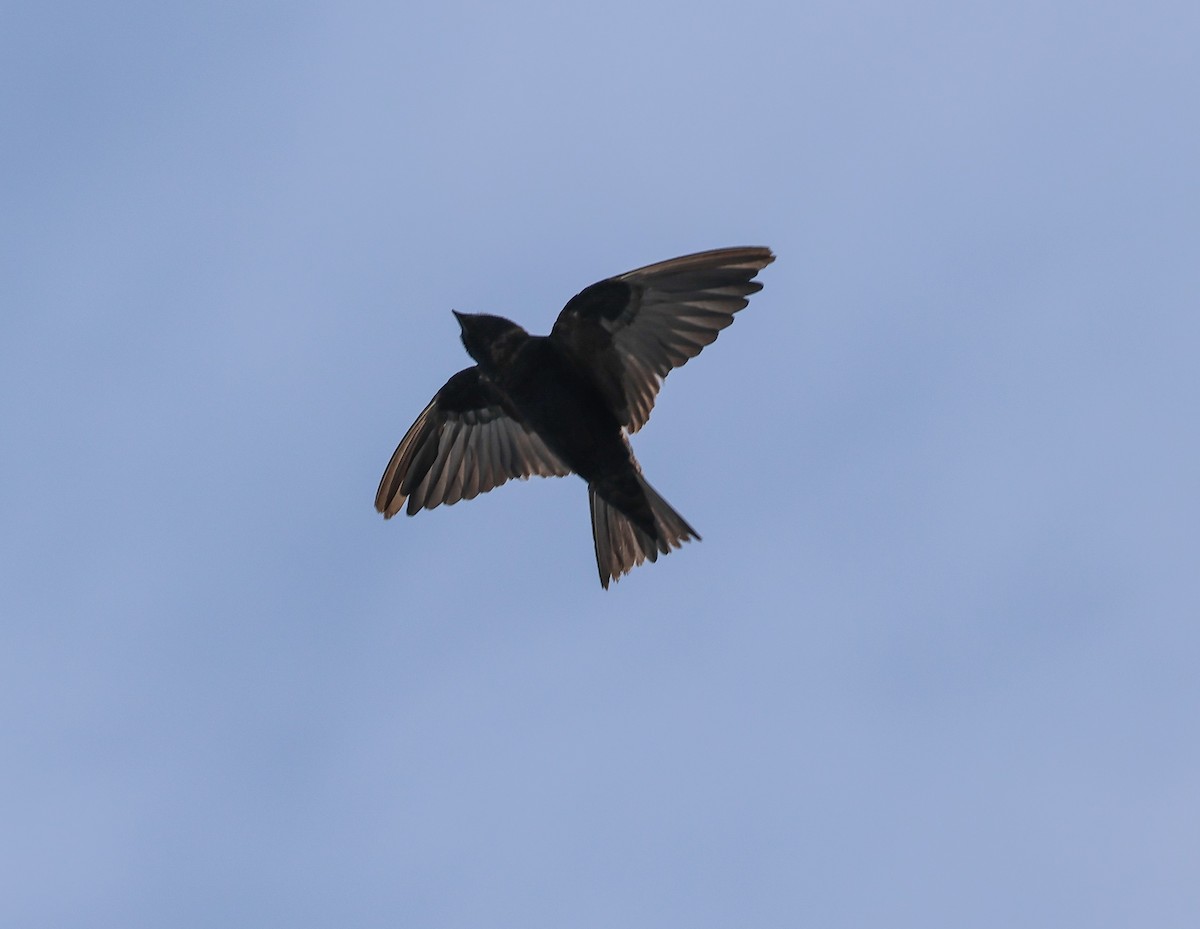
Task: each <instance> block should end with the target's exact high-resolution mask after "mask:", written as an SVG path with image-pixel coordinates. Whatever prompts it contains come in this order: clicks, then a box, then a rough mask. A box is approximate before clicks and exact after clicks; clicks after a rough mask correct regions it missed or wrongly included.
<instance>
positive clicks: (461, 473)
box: [375, 367, 571, 517]
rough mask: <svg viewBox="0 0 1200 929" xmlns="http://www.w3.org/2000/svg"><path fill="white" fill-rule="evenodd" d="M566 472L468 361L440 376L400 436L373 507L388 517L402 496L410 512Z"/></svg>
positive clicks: (392, 514)
mask: <svg viewBox="0 0 1200 929" xmlns="http://www.w3.org/2000/svg"><path fill="white" fill-rule="evenodd" d="M570 473H571V469H570V468H568V467H567V466H566V465H564V464H563V463H562V462H561V461H560V460H559V459H558V456H557V455H555V454H554V453H553V452H552V451H550V449H549V448H547V447H546V444H545V443H544V442H543V441H542V440H541V439H540V438H538V436H537V434H536V433H534V432H532V431H530V430H528V429H526V428H525V426H524V424H523V423H521V422H520V421H519V420H517V419H515V418H514V417H513V416H510V415H509V413H508V412H506V410H505V409H504V404H503V398H502V397H501V396H500V395H499V394H498V392H497V391H496V390H495V388H493V387H492V386H491V385H490V384H488V382H487V381H486V380H485V379H484V378H483V377H482V376H481V375H480V373H479V369H478V368H477V367H470V368H465V369H464V370H462V371H459V372H458V373H457V374H456V375H454V377H452V378H450V380H448V381H447V382H446V384H445V386H444V387H442V389H441V390H439V391H438V392H437V394H435V395H434V398H433V399H432V400H430V401H429V405H428V406H427V407H425V409H424V410H422V411H421V415H420V416H418V417H417V421H416V422H415V423H413V424H412V427H411V428H410V429H409V430H408V432H407V433H406V434H405V436H404V438H403V439H401V440H400V444H399V446H397V448H396V451H395V453H394V454H393V455H392V460H391V461H390V462H388V466H387V470H385V471H384V472H383V479H382V480H381V481H380V482H379V491H378V493H376V495H375V509H377V510H378V511H379V512H380V513H382V514H383V515H384V516H385V517H392V516H395V515H396V514H397V513H399V512H400V509H401V507H403V506H404V501H405V499H407V500H408V507H407V509H408V515H409V516H412V515H413V514H414V513H416V512H417V511H418V510H420V509H422V508H425V509H430V510H431V509H433V508H434V507H435V506H439V505H441V504H443V503H445V504H447V505H449V504H451V503H457V502H458V501H459V500H470V499H471V498H472V497H475V496H478V495H479V494H481V493H484V492H485V491H488V490H491V489H492V488H493V487H499V486H500V485H501V484H503V483H504V482H505V481H507V480H510V479H512V478H527V477H530V476H531V475H534V474H537V475H542V476H545V477H555V476H561V475H564V474H570Z"/></svg>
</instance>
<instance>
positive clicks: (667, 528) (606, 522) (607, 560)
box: [588, 474, 700, 590]
mask: <svg viewBox="0 0 1200 929" xmlns="http://www.w3.org/2000/svg"><path fill="white" fill-rule="evenodd" d="M637 478H638V481H639V482H640V484H641V489H642V492H643V493H644V494H645V498H646V502H647V503H648V504H649V505H650V512H651V513H652V514H653V516H654V529H655V534H654V535H653V536H651V535H649V534H648V533H647V532H646V531H645V529H643V528H642V527H641V526H639V525H638V524H637V523H635V522H634V521H633V520H631V519H630V518H629V517H628V516H626V515H625V514H624V513H623V512H622V511H621V510H619V509H617V508H616V507H615V506H613V505H612V504H611V503H609V502H608V501H607V500H605V499H604V498H603V497H602V496H600V494H598V493H597V492H596V487H595V485H593V484H589V485H588V502H589V504H590V505H591V510H592V539H593V541H594V542H595V545H596V567H597V568H599V569H600V586H602V587H603V588H604V589H605V590H607V589H608V585H609V582H610V581H616V580H620V578H621V576H622V575H624V574H628V573H629V572H630V571H632V570H633V569H634V568H636V567H637V566H638V565H640V564H641V563H642V562H644V561H657V560H658V556H659V555H660V554H662V555H666V554H668V553H669V552H670V551H671V549H673V548H679V547H680V546H681V545H682V544H683V543H684V542H686V541H688V540H689V539H696V540H697V541H699V539H700V534H699V533H698V532H696V530H695V529H693V528H692V527H691V526H689V525H688V524H687V521H686V520H685V519H684V518H683V517H682V516H680V515H679V514H678V513H676V512H675V510H673V509H672V508H671V505H670V504H669V503H667V501H666V500H664V499H663V498H662V497H660V496H659V495H658V492H657V491H656V490H655V489H654V488H653V487H651V486H650V485H649V484H647V483H646V481H645V479H644V478H643V477H642V476H641V475H640V474H639V475H638V476H637Z"/></svg>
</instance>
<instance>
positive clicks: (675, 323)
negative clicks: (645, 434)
mask: <svg viewBox="0 0 1200 929" xmlns="http://www.w3.org/2000/svg"><path fill="white" fill-rule="evenodd" d="M774 260H775V256H774V255H772V254H771V250H770V249H768V248H756V247H745V248H721V249H716V250H715V251H710V252H700V253H699V254H696V255H685V256H684V257H682V258H673V259H671V260H670V261H662V262H659V263H658V264H653V265H650V266H648V267H645V268H638V269H637V270H636V271H630V272H629V273H628V274H622V275H620V276H618V277H611V278H608V279H607V280H604V281H600V282H599V283H597V284H593V285H592V286H591V287H588V288H587V289H585V290H583V291H581V292H580V293H578V294H576V295H575V296H574V297H572V298H571V300H570V301H569V302H568V303H567V305H566V306H565V307H563V310H562V312H561V313H559V315H558V320H557V321H556V322H555V323H554V329H553V331H552V332H551V333H550V335H551V338H554V339H557V340H558V341H559V342H560V343H561V344H563V345H565V346H567V347H568V348H569V349H570V350H571V351H572V352H573V353H574V355H575V357H576V358H577V359H578V360H579V361H580V363H582V364H585V365H587V366H588V367H589V368H590V369H591V372H592V375H593V377H594V378H595V380H596V382H597V383H598V384H599V385H600V388H601V389H602V390H603V391H604V394H605V397H606V398H607V399H608V401H609V402H610V403H611V404H612V407H613V409H614V410H615V411H616V413H617V418H618V419H619V420H620V421H621V423H622V425H624V426H625V427H626V428H627V429H628V430H629V431H630V432H636V431H637V430H638V429H640V428H642V426H643V425H644V424H645V422H646V420H647V419H648V418H649V417H650V410H651V409H652V408H653V406H654V398H655V397H656V396H658V389H659V387H660V386H661V385H662V381H663V378H665V377H666V376H667V375H668V374H669V373H670V372H671V371H672V369H674V368H678V367H679V366H680V365H683V364H685V363H686V362H687V361H688V359H689V358H695V357H696V356H697V355H699V354H700V351H701V350H702V349H703V348H704V346H706V345H708V344H709V343H711V342H713V341H715V340H716V338H717V334H718V333H719V332H720V331H721V330H722V329H724V328H725V327H726V326H728V325H729V324H730V323H732V322H733V314H734V313H736V312H737V311H738V310H740V309H742V308H744V307H745V306H746V304H747V303H748V302H749V301H748V300H747V299H746V298H747V297H749V296H750V294H753V293H757V292H758V291H759V290H761V289H762V284H759V283H757V282H755V281H754V276H755V275H757V274H758V272H759V271H761V270H762V269H763V268H765V267H766V266H767V265H769V264H770V263H771V262H772V261H774Z"/></svg>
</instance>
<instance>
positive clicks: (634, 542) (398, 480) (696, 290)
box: [375, 247, 775, 588]
mask: <svg viewBox="0 0 1200 929" xmlns="http://www.w3.org/2000/svg"><path fill="white" fill-rule="evenodd" d="M774 260H775V256H774V255H772V254H771V251H770V249H767V248H754V247H747V248H722V249H716V250H714V251H708V252H700V253H699V254H696V255H685V256H684V257H682V258H673V259H671V260H670V261H663V262H660V263H658V264H653V265H649V266H648V267H645V268H638V269H637V270H636V271H630V272H629V273H628V274H621V275H619V276H617V277H611V278H608V279H607V280H603V281H600V282H599V283H596V284H593V285H592V286H591V287H588V288H586V289H585V290H582V291H580V292H579V293H578V294H576V295H575V296H574V297H572V298H571V300H570V301H569V302H568V303H567V305H566V306H565V307H563V310H562V312H561V313H559V315H558V320H557V321H556V322H555V323H554V328H553V329H552V330H551V332H550V335H548V336H531V335H529V333H527V332H526V331H525V330H524V329H522V328H521V327H520V326H518V325H517V324H516V323H514V322H511V321H510V320H507V319H504V318H502V317H500V316H489V315H486V314H473V313H459V312H455V313H454V315H455V317H457V319H458V323H459V326H460V328H461V329H462V341H463V345H464V346H465V347H466V349H467V353H468V354H469V355H470V356H471V357H472V358H473V359H475V364H474V365H472V366H471V367H469V368H464V369H463V370H462V371H459V372H458V373H457V374H455V375H454V376H453V377H452V378H450V380H449V381H447V382H446V384H445V386H444V387H442V389H441V390H439V391H438V392H437V393H436V394H435V395H434V397H433V399H432V400H431V401H430V402H429V405H428V406H427V407H425V409H424V410H422V412H421V415H420V416H418V417H417V421H416V422H415V423H413V425H412V428H410V429H409V430H408V432H407V433H406V434H405V436H404V438H403V439H401V440H400V445H399V446H398V447H397V448H396V451H395V454H393V455H392V460H391V461H390V462H388V466H387V470H385V471H384V472H383V479H382V480H381V481H380V482H379V491H378V493H377V494H376V496H375V508H376V509H377V510H379V512H381V513H382V514H383V515H384V517H387V518H390V517H392V516H394V515H395V514H396V513H398V512H400V509H401V508H402V507H405V501H406V500H407V507H406V509H407V511H408V515H410V516H412V515H413V514H415V513H416V512H417V511H418V510H421V509H433V508H434V507H436V506H438V505H440V504H442V503H445V504H452V503H457V502H458V501H459V500H470V499H471V498H472V497H475V496H477V495H479V494H481V493H484V492H485V491H488V490H491V489H492V488H493V487H499V486H500V485H501V484H503V483H504V482H505V481H507V480H509V479H510V478H522V479H523V478H527V477H529V476H530V475H534V474H537V475H543V476H546V477H550V476H558V475H564V474H570V473H572V472H574V473H576V474H578V475H579V476H580V477H582V478H583V479H584V480H585V481H587V485H588V498H589V501H590V503H591V512H592V537H593V539H594V541H595V546H596V565H597V567H598V568H599V570H600V584H601V585H602V586H603V587H605V588H607V587H608V585H609V582H610V581H612V580H616V579H618V578H620V577H621V576H622V575H623V574H627V573H628V572H629V571H631V570H632V569H633V568H634V567H636V566H637V565H640V564H641V563H642V562H643V561H645V560H647V559H649V560H650V561H656V560H657V559H658V556H659V555H660V554H662V555H665V554H667V553H669V552H670V551H671V549H672V548H679V547H680V545H682V543H683V542H686V541H687V540H689V539H699V538H700V536H699V535H698V534H697V533H696V530H695V529H693V528H692V527H691V526H689V525H688V524H687V522H686V521H685V520H684V518H683V517H682V516H680V515H679V514H678V513H676V512H675V511H674V510H673V509H672V508H671V506H670V505H669V504H668V503H667V502H666V501H665V500H663V498H662V497H660V496H659V495H658V493H657V492H656V491H655V490H654V488H652V487H651V486H650V485H649V484H648V483H647V482H646V480H645V478H643V477H642V469H641V466H639V465H638V463H637V460H636V459H635V458H634V457H633V449H632V448H631V447H630V445H629V439H628V434H629V433H633V432H637V431H638V430H639V429H641V428H642V426H643V425H645V423H646V420H647V419H648V418H649V416H650V410H651V408H652V407H653V406H654V398H655V397H656V396H657V395H658V390H659V387H660V386H661V384H662V381H663V378H665V377H666V376H667V375H668V374H669V373H670V372H671V371H672V370H673V369H674V368H677V367H679V366H681V365H683V364H686V363H687V361H688V359H690V358H694V357H695V356H696V355H698V354H700V352H701V350H702V349H703V348H704V346H706V345H708V344H710V343H711V342H713V341H714V340H715V339H716V338H717V335H718V334H719V333H720V331H721V330H722V329H724V328H725V327H726V326H728V325H729V324H730V323H732V322H733V314H734V313H736V312H738V310H741V309H743V308H744V307H745V306H746V304H747V302H748V301H747V297H749V295H750V294H753V293H756V292H757V291H759V290H761V289H762V284H760V283H758V282H756V281H755V280H754V277H755V276H756V275H757V274H758V272H759V271H761V270H762V269H763V268H765V267H766V266H767V265H769V264H770V263H771V262H772V261H774Z"/></svg>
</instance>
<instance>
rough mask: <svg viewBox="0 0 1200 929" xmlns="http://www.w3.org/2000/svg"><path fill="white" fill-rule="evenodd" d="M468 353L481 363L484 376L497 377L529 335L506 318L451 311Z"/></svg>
mask: <svg viewBox="0 0 1200 929" xmlns="http://www.w3.org/2000/svg"><path fill="white" fill-rule="evenodd" d="M451 312H453V313H454V317H455V319H457V320H458V325H459V328H460V329H462V342H463V346H464V347H465V348H466V350H467V354H468V355H470V356H471V357H472V358H474V359H475V361H476V362H478V364H479V366H480V367H481V368H482V369H483V370H484V372H485V373H489V374H496V373H499V372H500V371H501V370H503V369H504V368H505V367H507V365H508V363H509V362H510V361H511V360H512V357H513V355H514V354H515V353H516V351H517V349H518V348H519V347H520V345H521V343H522V342H524V341H525V339H527V338H528V337H529V334H528V333H527V332H526V331H525V330H524V329H522V328H521V327H520V326H518V325H517V324H516V323H514V322H513V321H512V320H508V319H505V318H504V317H503V316H489V315H488V314H486V313H460V312H458V310H452V311H451Z"/></svg>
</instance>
